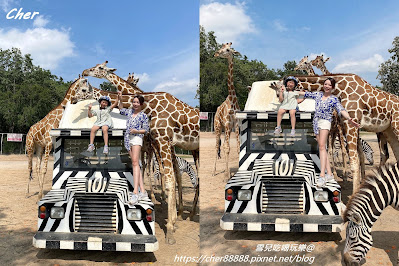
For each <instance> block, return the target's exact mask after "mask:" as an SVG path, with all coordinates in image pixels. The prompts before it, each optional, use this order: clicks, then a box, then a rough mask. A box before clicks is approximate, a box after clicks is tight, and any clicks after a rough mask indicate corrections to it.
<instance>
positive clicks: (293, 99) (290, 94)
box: [274, 76, 303, 136]
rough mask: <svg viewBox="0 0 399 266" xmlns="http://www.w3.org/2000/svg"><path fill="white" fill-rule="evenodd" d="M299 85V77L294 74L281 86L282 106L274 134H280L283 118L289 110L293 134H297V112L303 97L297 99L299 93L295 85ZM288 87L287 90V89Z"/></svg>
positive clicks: (278, 113)
mask: <svg viewBox="0 0 399 266" xmlns="http://www.w3.org/2000/svg"><path fill="white" fill-rule="evenodd" d="M296 86H298V79H297V78H296V77H294V76H289V77H288V78H286V79H285V80H284V85H283V86H281V90H280V95H279V100H280V102H281V105H280V108H279V109H278V112H277V127H276V128H275V130H274V134H279V133H281V132H282V130H281V120H282V119H283V115H284V113H285V112H286V111H287V110H288V111H289V113H290V116H291V128H292V129H291V136H294V135H295V122H296V119H295V112H296V109H297V107H298V103H301V102H302V101H303V99H300V100H297V98H298V96H299V93H298V92H297V91H294V89H295V87H296ZM285 87H287V90H285Z"/></svg>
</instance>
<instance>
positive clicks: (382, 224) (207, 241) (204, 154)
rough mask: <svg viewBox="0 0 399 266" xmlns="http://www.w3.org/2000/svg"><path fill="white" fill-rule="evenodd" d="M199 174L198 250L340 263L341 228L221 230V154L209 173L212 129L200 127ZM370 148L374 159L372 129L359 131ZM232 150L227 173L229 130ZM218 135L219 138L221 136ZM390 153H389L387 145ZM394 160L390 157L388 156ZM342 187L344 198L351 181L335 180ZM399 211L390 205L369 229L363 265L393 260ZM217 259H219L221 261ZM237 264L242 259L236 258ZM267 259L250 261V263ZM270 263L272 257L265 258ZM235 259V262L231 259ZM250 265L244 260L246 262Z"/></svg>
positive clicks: (233, 164) (233, 161)
mask: <svg viewBox="0 0 399 266" xmlns="http://www.w3.org/2000/svg"><path fill="white" fill-rule="evenodd" d="M200 137H201V138H200V139H201V142H200V165H201V168H200V176H201V190H200V191H201V193H200V201H201V206H200V209H201V218H200V224H201V227H200V236H201V244H200V250H201V254H202V255H205V256H212V255H214V256H225V255H249V257H250V258H252V257H273V256H277V258H279V257H287V256H288V257H289V256H295V255H296V254H299V256H303V255H305V256H306V257H313V258H314V259H313V264H314V265H329V266H334V265H342V251H343V249H344V241H345V231H343V232H341V233H333V234H329V233H282V232H233V231H224V230H222V229H221V228H220V226H219V220H220V218H221V217H222V215H223V212H224V186H225V182H224V181H223V178H224V172H223V171H224V165H225V158H224V155H223V151H222V159H220V160H219V161H218V162H217V168H216V176H212V171H213V165H214V161H215V157H216V153H215V135H214V134H213V133H209V132H201V135H200ZM362 138H363V139H365V140H366V141H367V142H368V143H369V144H370V145H371V147H372V148H373V150H374V161H375V162H376V163H375V164H378V163H379V151H378V144H377V139H376V136H375V134H367V135H362ZM230 139H231V142H230V143H231V152H230V160H229V165H230V169H231V172H232V174H233V173H235V172H237V170H238V154H237V152H236V151H237V150H236V147H237V146H236V138H235V135H234V133H233V134H232V135H231V138H230ZM222 141H223V140H222ZM390 154H391V157H393V153H392V151H391V150H390ZM390 162H393V159H390ZM372 168H373V167H372V166H370V165H368V162H367V164H366V174H368V173H371V170H370V169H372ZM338 170H339V171H338V175H339V176H342V167H341V168H338ZM338 181H339V183H340V185H341V187H342V188H343V197H342V199H343V201H344V203H346V202H347V200H348V197H347V196H348V195H351V194H352V182H351V179H349V182H345V183H344V182H343V181H342V180H338ZM398 220H399V212H398V211H396V210H394V209H393V208H392V207H388V208H386V209H385V210H384V211H383V213H382V215H381V217H380V218H379V219H378V220H377V222H376V223H375V224H374V226H373V229H372V236H373V240H374V243H373V247H372V248H371V250H370V251H369V252H368V253H367V256H366V263H365V264H364V265H366V266H367V265H370V266H371V265H373V266H374V265H397V261H398V248H399V225H398ZM258 244H264V245H265V246H266V245H267V244H273V245H274V244H281V245H283V244H306V245H312V244H313V245H314V247H315V248H314V250H313V251H312V252H295V251H288V252H286V251H280V252H276V251H261V252H259V251H256V247H257V245H258ZM310 262H311V260H310V258H309V261H308V262H300V263H293V264H291V263H289V262H288V263H283V262H280V263H275V264H276V265H309V264H312V263H310ZM221 264H222V263H220V265H221ZM241 264H242V263H241ZM256 264H262V265H267V264H268V263H253V264H252V265H256ZM269 264H271V263H269ZM236 265H238V264H236ZM247 265H249V263H248V264H247Z"/></svg>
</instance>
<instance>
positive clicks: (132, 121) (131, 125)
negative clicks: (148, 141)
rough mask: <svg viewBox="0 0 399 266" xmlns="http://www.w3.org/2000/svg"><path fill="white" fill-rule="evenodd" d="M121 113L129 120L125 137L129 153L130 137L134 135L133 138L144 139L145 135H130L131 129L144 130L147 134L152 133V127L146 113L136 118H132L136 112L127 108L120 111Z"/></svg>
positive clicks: (141, 113) (139, 114)
mask: <svg viewBox="0 0 399 266" xmlns="http://www.w3.org/2000/svg"><path fill="white" fill-rule="evenodd" d="M119 113H120V114H121V115H126V116H128V120H127V121H126V131H125V136H124V142H125V148H126V149H127V150H128V151H130V144H129V136H130V135H133V136H139V137H140V138H143V137H144V134H130V130H131V129H137V130H141V129H144V130H145V131H146V132H148V131H150V126H149V124H148V116H147V115H146V114H145V113H143V112H140V113H138V114H137V115H136V116H135V117H132V114H133V113H134V110H133V109H126V108H122V109H120V111H119Z"/></svg>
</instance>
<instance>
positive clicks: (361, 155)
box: [357, 137, 366, 183]
mask: <svg viewBox="0 0 399 266" xmlns="http://www.w3.org/2000/svg"><path fill="white" fill-rule="evenodd" d="M357 152H358V154H359V162H360V174H361V175H360V183H361V181H362V180H363V179H364V178H365V176H366V168H365V166H364V162H365V160H364V152H363V150H362V144H361V143H360V137H359V138H358V139H357Z"/></svg>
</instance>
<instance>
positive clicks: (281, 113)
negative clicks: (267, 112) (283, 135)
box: [277, 109, 286, 127]
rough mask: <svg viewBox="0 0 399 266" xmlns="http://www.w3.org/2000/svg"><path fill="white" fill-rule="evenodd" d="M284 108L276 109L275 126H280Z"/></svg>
mask: <svg viewBox="0 0 399 266" xmlns="http://www.w3.org/2000/svg"><path fill="white" fill-rule="evenodd" d="M285 111H286V110H285V109H278V112H277V127H281V120H283V115H284V113H285Z"/></svg>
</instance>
